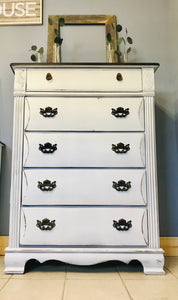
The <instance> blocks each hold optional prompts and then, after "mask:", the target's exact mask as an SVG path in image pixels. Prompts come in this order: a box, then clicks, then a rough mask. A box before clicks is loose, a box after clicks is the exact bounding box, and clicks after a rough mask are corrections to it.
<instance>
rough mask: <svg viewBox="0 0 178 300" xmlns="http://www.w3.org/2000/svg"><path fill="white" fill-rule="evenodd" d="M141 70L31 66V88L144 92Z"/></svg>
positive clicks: (28, 87) (29, 70)
mask: <svg viewBox="0 0 178 300" xmlns="http://www.w3.org/2000/svg"><path fill="white" fill-rule="evenodd" d="M141 74H142V73H141V69H129V70H124V69H122V68H120V69H119V68H118V69H109V70H108V69H99V70H98V69H52V68H49V69H48V68H46V69H28V70H27V91H89V92H91V91H115V92H124V91H125V92H127V91H128V92H139V91H142V75H141Z"/></svg>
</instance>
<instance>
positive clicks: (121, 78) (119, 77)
mask: <svg viewBox="0 0 178 300" xmlns="http://www.w3.org/2000/svg"><path fill="white" fill-rule="evenodd" d="M116 79H117V80H118V81H122V80H123V77H122V74H121V73H117V75H116Z"/></svg>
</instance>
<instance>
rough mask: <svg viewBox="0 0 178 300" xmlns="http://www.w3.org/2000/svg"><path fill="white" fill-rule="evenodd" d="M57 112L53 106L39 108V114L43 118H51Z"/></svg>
mask: <svg viewBox="0 0 178 300" xmlns="http://www.w3.org/2000/svg"><path fill="white" fill-rule="evenodd" d="M57 114H58V111H57V108H53V109H52V107H50V106H48V107H46V108H45V109H43V108H40V115H42V116H43V117H45V118H53V117H54V116H55V115H57Z"/></svg>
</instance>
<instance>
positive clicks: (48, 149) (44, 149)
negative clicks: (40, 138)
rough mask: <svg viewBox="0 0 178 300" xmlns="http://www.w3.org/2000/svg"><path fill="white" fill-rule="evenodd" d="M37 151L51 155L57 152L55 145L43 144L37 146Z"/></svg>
mask: <svg viewBox="0 0 178 300" xmlns="http://www.w3.org/2000/svg"><path fill="white" fill-rule="evenodd" d="M39 150H40V151H41V152H43V153H53V152H54V151H56V150H57V144H54V145H52V144H51V143H45V144H44V145H42V144H39Z"/></svg>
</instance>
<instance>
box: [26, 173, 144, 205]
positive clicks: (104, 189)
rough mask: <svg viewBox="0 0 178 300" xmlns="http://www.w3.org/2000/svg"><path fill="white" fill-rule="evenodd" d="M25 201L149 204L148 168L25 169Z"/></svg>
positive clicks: (66, 203)
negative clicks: (146, 176) (146, 171)
mask: <svg viewBox="0 0 178 300" xmlns="http://www.w3.org/2000/svg"><path fill="white" fill-rule="evenodd" d="M22 187H23V188H22V204H23V205H48V206H50V205H146V203H147V201H146V182H145V170H144V169H140V170H138V169H137V170H135V169H134V170H129V169H102V170H101V169H25V170H24V172H23V185H22Z"/></svg>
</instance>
